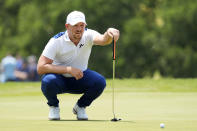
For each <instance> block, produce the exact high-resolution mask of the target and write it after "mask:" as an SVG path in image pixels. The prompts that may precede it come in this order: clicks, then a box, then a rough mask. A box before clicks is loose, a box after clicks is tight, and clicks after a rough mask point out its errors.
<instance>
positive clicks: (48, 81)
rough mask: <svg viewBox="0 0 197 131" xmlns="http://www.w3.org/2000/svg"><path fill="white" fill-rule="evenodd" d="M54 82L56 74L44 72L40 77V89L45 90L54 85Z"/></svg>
mask: <svg viewBox="0 0 197 131" xmlns="http://www.w3.org/2000/svg"><path fill="white" fill-rule="evenodd" d="M55 82H56V76H55V75H54V74H46V75H44V76H43V78H42V90H44V91H47V90H50V89H51V86H54V85H55Z"/></svg>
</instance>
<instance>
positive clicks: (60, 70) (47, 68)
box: [38, 64, 71, 75]
mask: <svg viewBox="0 0 197 131" xmlns="http://www.w3.org/2000/svg"><path fill="white" fill-rule="evenodd" d="M69 68H71V67H67V66H59V65H52V64H45V65H42V66H40V67H38V74H40V75H42V74H46V73H57V74H65V73H70V72H69V71H70V69H69Z"/></svg>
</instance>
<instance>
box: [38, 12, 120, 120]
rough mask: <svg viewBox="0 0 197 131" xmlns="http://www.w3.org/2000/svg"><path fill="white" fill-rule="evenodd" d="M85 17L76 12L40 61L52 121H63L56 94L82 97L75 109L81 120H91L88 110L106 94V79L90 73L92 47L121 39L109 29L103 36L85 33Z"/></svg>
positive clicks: (93, 32)
mask: <svg viewBox="0 0 197 131" xmlns="http://www.w3.org/2000/svg"><path fill="white" fill-rule="evenodd" d="M86 25H87V24H86V20H85V15H84V14H83V13H82V12H80V11H73V12H71V13H69V14H68V16H67V19H66V24H65V27H66V31H65V32H60V33H59V34H57V35H55V36H54V37H52V38H51V39H50V40H49V42H48V43H47V45H46V46H45V49H44V50H43V52H42V54H41V56H40V58H39V60H38V66H37V70H38V73H39V74H43V76H42V84H41V89H42V92H43V94H44V95H45V97H46V99H47V100H48V103H47V104H48V105H49V107H50V110H49V120H60V113H59V112H60V109H59V100H58V99H57V94H61V93H74V94H83V95H82V96H81V97H80V99H79V100H78V101H77V103H76V104H75V106H74V108H73V113H74V114H76V115H77V119H78V120H88V116H87V114H86V112H85V108H86V107H87V106H89V105H90V104H91V103H92V102H93V101H94V100H95V99H96V98H97V97H98V96H100V95H101V93H102V92H103V90H104V88H105V86H106V81H105V78H104V77H103V76H102V75H101V74H99V73H97V72H95V71H93V70H90V69H88V68H87V67H88V60H89V56H90V53H91V49H92V46H93V45H102V46H103V45H107V44H110V43H111V42H112V39H114V40H115V41H117V40H118V38H119V30H117V29H114V28H108V29H107V31H106V32H105V33H104V34H100V33H98V32H97V31H95V30H91V29H86V28H85V27H86Z"/></svg>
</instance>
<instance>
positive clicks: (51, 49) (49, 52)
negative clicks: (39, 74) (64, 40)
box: [42, 38, 57, 60]
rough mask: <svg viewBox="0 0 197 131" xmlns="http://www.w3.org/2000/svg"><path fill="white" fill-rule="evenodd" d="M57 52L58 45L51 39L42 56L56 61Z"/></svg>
mask: <svg viewBox="0 0 197 131" xmlns="http://www.w3.org/2000/svg"><path fill="white" fill-rule="evenodd" d="M56 50H57V44H55V42H54V39H53V38H51V39H50V40H49V42H48V43H47V45H46V46H45V48H44V50H43V52H42V55H43V56H45V57H47V58H49V59H51V60H54V58H55V56H56Z"/></svg>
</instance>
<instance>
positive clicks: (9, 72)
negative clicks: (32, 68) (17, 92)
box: [1, 54, 16, 82]
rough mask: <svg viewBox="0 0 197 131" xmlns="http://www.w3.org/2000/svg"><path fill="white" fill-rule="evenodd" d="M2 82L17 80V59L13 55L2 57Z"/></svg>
mask: <svg viewBox="0 0 197 131" xmlns="http://www.w3.org/2000/svg"><path fill="white" fill-rule="evenodd" d="M1 66H2V70H3V73H2V80H1V81H2V82H6V81H15V80H16V77H15V70H16V59H15V58H14V57H13V56H12V55H11V54H9V55H7V56H6V57H4V58H3V59H2V62H1Z"/></svg>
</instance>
